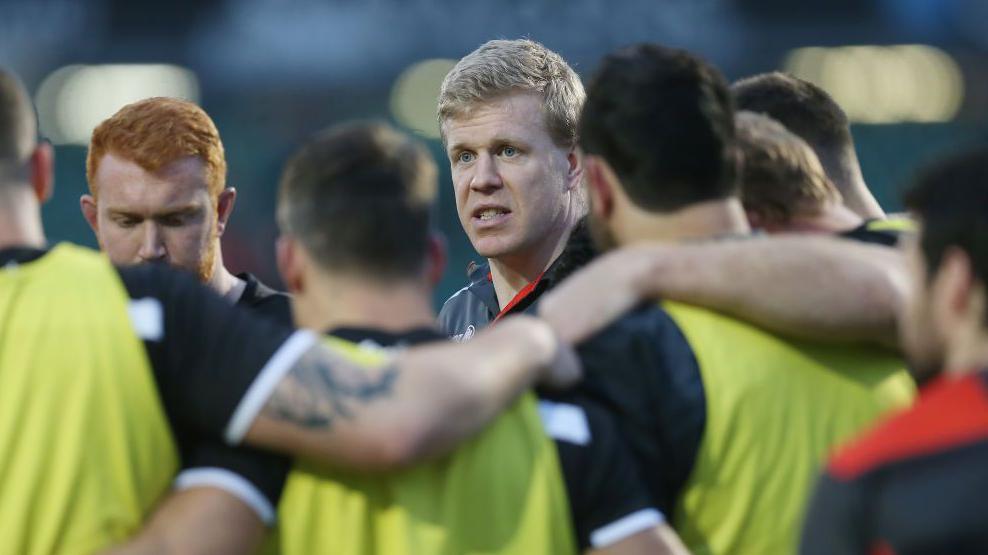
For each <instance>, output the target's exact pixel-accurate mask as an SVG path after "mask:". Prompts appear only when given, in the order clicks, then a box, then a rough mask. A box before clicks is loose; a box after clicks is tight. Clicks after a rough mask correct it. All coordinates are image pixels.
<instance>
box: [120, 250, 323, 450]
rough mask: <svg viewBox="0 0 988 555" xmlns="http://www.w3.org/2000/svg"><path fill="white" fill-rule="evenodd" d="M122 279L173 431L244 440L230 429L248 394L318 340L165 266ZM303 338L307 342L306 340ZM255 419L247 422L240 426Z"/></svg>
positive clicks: (129, 272)
mask: <svg viewBox="0 0 988 555" xmlns="http://www.w3.org/2000/svg"><path fill="white" fill-rule="evenodd" d="M120 275H121V278H122V280H123V282H124V285H125V287H126V288H127V291H128V293H129V294H130V297H131V303H130V307H129V310H130V318H131V322H132V323H133V325H134V329H135V330H136V331H137V333H138V335H139V336H140V337H141V338H142V339H143V340H144V344H145V346H146V349H147V353H148V357H149V359H150V361H151V366H152V368H153V370H154V375H155V379H156V381H157V385H158V390H159V392H160V394H161V398H162V401H163V403H164V405H165V411H166V413H167V414H168V416H169V418H170V420H171V421H172V424H173V426H174V427H177V428H180V429H184V430H189V431H191V432H192V433H193V435H197V436H206V437H211V438H219V437H223V436H226V437H227V438H228V440H230V441H232V442H236V441H239V437H235V438H233V439H230V437H229V436H230V434H229V432H230V427H231V426H233V425H234V416H235V413H236V412H237V411H240V413H241V415H243V414H244V411H243V410H240V409H242V407H243V406H244V401H245V398H246V397H247V396H248V392H249V390H253V391H257V390H258V388H257V387H256V385H257V383H256V382H257V381H258V380H261V379H263V378H264V377H265V376H268V377H270V376H276V375H277V373H278V372H283V371H284V369H285V368H288V367H290V366H291V365H292V364H293V363H294V362H295V361H296V360H297V359H298V357H299V356H301V355H302V353H303V352H304V351H305V350H306V349H307V348H308V347H311V345H312V344H314V343H315V341H316V340H315V338H314V337H308V336H311V335H312V334H307V332H295V331H294V330H292V329H291V328H289V327H286V326H283V325H280V324H278V323H276V322H273V321H271V320H269V319H266V318H261V317H258V316H256V315H254V314H251V313H249V312H248V311H246V310H244V309H243V308H241V307H237V306H234V305H231V304H230V303H228V302H226V300H224V299H223V298H222V297H220V296H219V295H217V294H215V293H214V292H213V291H212V290H210V289H208V288H206V287H205V286H203V285H201V284H200V283H198V282H197V281H195V280H194V279H193V278H192V277H191V276H189V275H186V274H184V273H180V272H177V271H175V270H171V269H170V268H167V267H164V266H163V265H144V266H136V267H130V268H123V269H121V270H120ZM303 333H305V334H306V335H305V336H304V337H306V339H304V340H302V339H299V338H300V337H303V336H302V335H299V334H303ZM268 381H276V380H270V379H269V380H268ZM261 389H263V388H261ZM264 400H265V399H263V398H257V399H254V400H253V401H252V403H253V404H254V405H259V404H263V401H264ZM254 408H255V409H257V408H258V407H254ZM247 412H250V411H247ZM254 414H256V410H255V411H254ZM247 416H249V417H252V416H253V415H251V414H248V415H247ZM250 419H251V418H241V420H242V422H241V423H240V424H239V426H240V427H241V428H244V427H245V426H246V425H249V424H250ZM240 436H242V433H241V434H240Z"/></svg>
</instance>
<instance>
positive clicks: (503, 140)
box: [446, 135, 532, 152]
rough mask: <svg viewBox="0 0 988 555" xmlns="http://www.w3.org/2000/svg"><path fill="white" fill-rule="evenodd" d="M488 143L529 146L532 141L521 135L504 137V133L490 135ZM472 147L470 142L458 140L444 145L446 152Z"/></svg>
mask: <svg viewBox="0 0 988 555" xmlns="http://www.w3.org/2000/svg"><path fill="white" fill-rule="evenodd" d="M488 144H491V145H494V146H503V145H517V146H521V147H530V146H531V144H532V142H531V141H527V140H525V139H524V138H522V137H506V136H504V135H495V136H494V137H491V139H490V141H488ZM473 147H474V145H472V144H469V143H466V142H459V143H453V144H450V145H449V146H447V147H446V151H447V152H456V151H459V150H469V149H471V148H473Z"/></svg>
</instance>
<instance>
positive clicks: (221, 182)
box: [86, 97, 226, 200]
mask: <svg viewBox="0 0 988 555" xmlns="http://www.w3.org/2000/svg"><path fill="white" fill-rule="evenodd" d="M107 154H113V155H115V156H119V157H121V158H123V159H125V160H128V161H130V162H134V163H135V164H137V165H138V166H140V167H141V168H143V169H144V170H145V171H148V172H151V173H154V172H157V171H158V170H160V169H161V168H163V167H165V166H167V165H168V164H171V163H172V162H177V161H179V160H181V159H183V158H186V157H190V156H195V157H198V158H200V159H201V160H202V161H203V163H204V164H205V166H206V183H207V186H208V187H209V192H210V195H211V197H212V198H213V199H214V200H215V199H216V198H217V197H218V196H219V194H220V193H221V192H222V191H223V189H224V188H225V187H226V157H225V154H224V151H223V142H222V141H221V140H220V133H219V131H218V130H217V129H216V124H214V123H213V120H212V119H210V117H209V115H208V114H206V112H205V111H204V110H203V109H202V108H200V107H199V106H197V105H195V104H194V103H192V102H189V101H186V100H181V99H177V98H164V97H155V98H147V99H145V100H141V101H138V102H134V103H133V104H128V105H126V106H124V107H123V108H121V109H120V110H119V111H118V112H117V113H115V114H113V116H111V117H110V118H109V119H106V120H104V121H103V122H102V123H100V124H99V125H98V126H97V127H96V129H95V130H93V135H92V138H91V140H90V141H89V154H88V156H87V158H86V177H87V178H88V180H89V189H90V192H91V193H92V194H93V196H94V197H97V198H98V197H99V191H98V188H97V186H96V184H95V181H94V177H95V176H96V173H97V171H98V170H99V164H100V161H102V159H103V157H104V156H105V155H107Z"/></svg>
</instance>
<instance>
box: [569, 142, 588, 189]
mask: <svg viewBox="0 0 988 555" xmlns="http://www.w3.org/2000/svg"><path fill="white" fill-rule="evenodd" d="M566 163H567V171H566V188H567V189H568V190H570V191H579V190H580V185H581V183H582V182H583V171H584V167H583V151H581V150H580V149H578V148H576V147H573V148H571V149H570V150H569V153H568V154H567V155H566Z"/></svg>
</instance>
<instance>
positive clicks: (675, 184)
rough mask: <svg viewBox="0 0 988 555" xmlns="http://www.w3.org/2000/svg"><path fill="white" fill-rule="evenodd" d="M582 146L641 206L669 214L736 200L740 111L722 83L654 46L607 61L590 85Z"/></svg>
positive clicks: (701, 65)
mask: <svg viewBox="0 0 988 555" xmlns="http://www.w3.org/2000/svg"><path fill="white" fill-rule="evenodd" d="M579 134H580V146H582V147H583V149H584V150H585V151H586V152H588V153H590V154H597V155H600V156H602V157H603V158H604V159H605V160H606V161H607V162H608V164H610V166H611V167H612V168H613V169H614V171H615V173H616V174H617V177H618V178H619V179H620V181H621V184H622V186H623V188H624V190H625V192H626V193H627V195H628V196H629V198H630V199H631V201H632V202H634V203H635V204H636V205H638V206H640V207H641V208H644V209H646V210H651V211H655V212H670V211H675V210H678V209H680V208H684V207H687V206H689V205H692V204H695V203H699V202H704V201H709V200H716V199H723V198H727V197H730V196H732V195H734V194H736V191H737V185H736V173H737V167H736V166H737V156H736V149H735V145H734V107H733V103H732V102H731V97H730V94H729V93H728V88H727V82H726V81H725V80H724V77H723V76H722V75H721V74H720V72H718V71H717V70H716V69H714V68H713V67H712V66H711V65H709V64H707V63H706V62H704V61H702V60H700V59H699V58H697V57H695V56H693V55H692V54H690V53H688V52H685V51H682V50H674V49H670V48H664V47H661V46H657V45H652V44H642V45H637V46H631V47H628V48H624V49H622V50H618V51H617V52H614V53H612V54H610V55H608V56H607V57H606V58H604V61H603V63H602V64H601V67H600V69H599V70H598V71H597V74H596V75H595V77H594V78H593V80H592V81H591V82H590V85H589V87H588V92H587V102H586V105H585V106H584V109H583V116H582V118H581V120H580V133H579Z"/></svg>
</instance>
